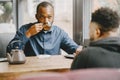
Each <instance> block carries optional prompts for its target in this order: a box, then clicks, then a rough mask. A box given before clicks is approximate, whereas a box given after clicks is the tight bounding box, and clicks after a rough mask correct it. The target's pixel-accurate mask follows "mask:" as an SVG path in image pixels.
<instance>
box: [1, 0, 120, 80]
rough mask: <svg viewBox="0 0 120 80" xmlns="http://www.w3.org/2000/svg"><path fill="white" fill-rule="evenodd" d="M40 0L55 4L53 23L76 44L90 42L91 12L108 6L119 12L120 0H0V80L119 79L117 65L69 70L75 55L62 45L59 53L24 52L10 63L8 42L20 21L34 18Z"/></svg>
mask: <svg viewBox="0 0 120 80" xmlns="http://www.w3.org/2000/svg"><path fill="white" fill-rule="evenodd" d="M43 1H47V2H50V3H51V4H53V6H54V22H53V24H55V25H57V26H60V28H61V29H63V30H64V31H65V32H66V33H68V35H69V36H70V38H71V39H73V40H74V41H75V42H76V43H77V44H78V45H84V46H88V45H89V41H90V40H89V23H90V20H91V14H92V12H94V11H95V10H97V9H98V8H100V7H109V8H111V9H113V10H116V11H117V12H118V13H119V15H120V0H0V80H120V70H119V69H113V68H112V69H109V68H99V69H98V68H97V69H96V68H92V69H89V68H88V69H80V70H74V71H71V70H70V67H71V64H72V61H73V60H74V55H69V54H68V53H66V52H65V51H63V50H62V49H61V52H62V53H61V55H38V56H30V57H28V56H25V62H23V63H22V64H10V63H9V61H8V57H6V54H7V53H6V47H7V45H8V43H9V42H10V41H11V40H12V39H13V37H14V36H15V34H16V31H17V30H18V29H19V28H20V27H21V26H22V25H24V24H27V23H30V22H35V21H36V18H35V12H36V7H37V4H39V3H40V2H43ZM23 54H24V52H23ZM11 57H13V56H11V55H10V57H9V58H10V59H11Z"/></svg>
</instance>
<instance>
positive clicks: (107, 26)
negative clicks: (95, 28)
mask: <svg viewBox="0 0 120 80" xmlns="http://www.w3.org/2000/svg"><path fill="white" fill-rule="evenodd" d="M119 20H120V19H119V15H118V14H117V12H116V11H113V10H111V9H110V8H107V7H104V8H103V7H102V8H100V9H98V10H96V11H95V12H94V13H92V20H91V22H96V23H97V24H98V25H100V30H101V31H102V32H107V31H113V30H116V29H117V28H119V22H120V21H119Z"/></svg>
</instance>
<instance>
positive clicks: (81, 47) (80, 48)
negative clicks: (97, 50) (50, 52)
mask: <svg viewBox="0 0 120 80" xmlns="http://www.w3.org/2000/svg"><path fill="white" fill-rule="evenodd" d="M82 49H83V46H79V47H78V48H77V49H76V52H75V53H74V55H75V56H76V55H78V54H79V53H80V52H81V51H82Z"/></svg>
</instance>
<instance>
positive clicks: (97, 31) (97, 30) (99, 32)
mask: <svg viewBox="0 0 120 80" xmlns="http://www.w3.org/2000/svg"><path fill="white" fill-rule="evenodd" d="M101 34H102V33H101V30H100V29H99V28H97V29H96V36H97V37H100V36H101Z"/></svg>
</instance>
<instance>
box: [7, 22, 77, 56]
mask: <svg viewBox="0 0 120 80" xmlns="http://www.w3.org/2000/svg"><path fill="white" fill-rule="evenodd" d="M33 24H35V23H30V24H26V25H23V26H22V27H21V28H20V29H19V30H18V31H17V32H16V35H15V37H14V39H12V40H11V42H10V43H9V45H8V47H7V52H10V51H11V49H13V48H15V46H13V44H11V43H12V42H13V41H16V40H19V41H22V42H23V44H19V45H17V42H16V43H15V44H16V45H17V46H18V47H19V48H20V49H24V52H25V54H26V55H27V56H35V55H39V54H49V55H58V54H61V51H60V49H63V50H64V51H66V52H67V53H69V54H72V53H74V52H75V51H76V49H77V48H78V45H77V44H76V43H75V42H74V41H73V40H72V39H71V38H70V37H69V36H68V34H67V33H66V32H65V31H64V30H62V29H60V28H59V27H57V26H52V27H51V29H50V30H49V31H41V32H39V33H38V34H36V35H34V36H32V37H30V38H27V37H26V35H25V32H26V31H27V30H28V29H29V28H30V27H31V26H32V25H33ZM15 44H14V45H15Z"/></svg>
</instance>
